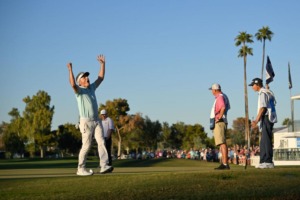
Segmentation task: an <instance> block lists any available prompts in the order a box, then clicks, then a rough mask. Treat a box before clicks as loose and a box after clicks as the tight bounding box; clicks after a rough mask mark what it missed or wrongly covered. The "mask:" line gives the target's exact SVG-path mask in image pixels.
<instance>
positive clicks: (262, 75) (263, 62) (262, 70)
mask: <svg viewBox="0 0 300 200" xmlns="http://www.w3.org/2000/svg"><path fill="white" fill-rule="evenodd" d="M262 55H263V56H262V66H261V80H262V81H263V82H264V65H265V40H263V54H262Z"/></svg>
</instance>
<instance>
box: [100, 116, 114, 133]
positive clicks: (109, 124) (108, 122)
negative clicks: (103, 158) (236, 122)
mask: <svg viewBox="0 0 300 200" xmlns="http://www.w3.org/2000/svg"><path fill="white" fill-rule="evenodd" d="M102 127H103V133H104V137H107V131H108V130H109V129H111V130H115V127H114V122H113V120H112V119H111V118H109V117H107V118H106V119H104V120H102Z"/></svg>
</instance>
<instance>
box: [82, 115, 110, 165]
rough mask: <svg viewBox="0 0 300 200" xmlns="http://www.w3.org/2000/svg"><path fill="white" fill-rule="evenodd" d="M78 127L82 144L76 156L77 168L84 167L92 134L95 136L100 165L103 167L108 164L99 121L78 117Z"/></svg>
mask: <svg viewBox="0 0 300 200" xmlns="http://www.w3.org/2000/svg"><path fill="white" fill-rule="evenodd" d="M79 128H80V132H81V135H82V146H81V150H80V153H79V157H78V168H85V165H86V158H87V155H88V152H89V150H90V148H91V145H92V140H93V136H95V139H96V141H97V144H98V153H99V158H100V167H101V168H104V167H105V166H106V165H107V164H108V155H107V151H106V148H105V140H104V137H103V128H102V125H101V123H100V121H99V120H97V121H95V120H89V119H80V125H79Z"/></svg>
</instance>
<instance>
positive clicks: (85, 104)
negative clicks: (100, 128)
mask: <svg viewBox="0 0 300 200" xmlns="http://www.w3.org/2000/svg"><path fill="white" fill-rule="evenodd" d="M95 90H96V84H95V83H93V84H91V85H90V86H89V87H88V88H83V87H79V89H78V93H76V94H75V96H76V100H77V105H78V110H79V116H80V118H91V119H98V105H97V98H96V94H95Z"/></svg>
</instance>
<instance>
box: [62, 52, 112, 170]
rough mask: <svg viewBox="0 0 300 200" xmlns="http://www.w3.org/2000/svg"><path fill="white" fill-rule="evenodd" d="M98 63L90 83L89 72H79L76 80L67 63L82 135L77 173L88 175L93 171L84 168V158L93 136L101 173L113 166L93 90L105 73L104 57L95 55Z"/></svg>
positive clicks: (70, 65) (71, 68) (70, 66)
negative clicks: (109, 162)
mask: <svg viewBox="0 0 300 200" xmlns="http://www.w3.org/2000/svg"><path fill="white" fill-rule="evenodd" d="M97 60H98V62H99V64H100V71H99V74H98V77H97V79H96V80H95V82H93V83H92V84H90V80H89V74H90V73H89V72H80V73H79V74H78V75H77V77H76V81H75V78H74V74H73V67H72V63H68V64H67V67H68V70H69V81H70V85H71V87H72V88H73V90H74V92H75V96H76V100H77V104H78V110H79V116H80V122H79V123H80V124H79V128H80V132H81V135H82V146H81V150H80V152H79V156H78V169H77V175H79V176H89V175H93V171H92V170H90V171H87V170H86V159H87V154H88V151H89V149H90V148H91V144H92V139H93V136H94V137H95V139H96V141H97V144H98V153H99V157H100V166H101V171H100V173H101V174H104V173H108V172H112V171H113V167H111V166H109V165H108V155H107V151H106V148H105V141H104V137H103V131H102V125H101V122H100V119H99V116H98V104H97V99H96V95H95V90H96V89H97V88H98V86H99V85H100V84H101V82H102V81H103V79H104V75H105V57H104V56H103V55H99V56H97Z"/></svg>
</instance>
